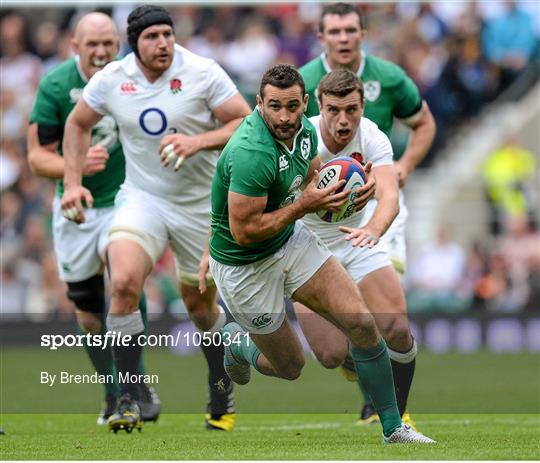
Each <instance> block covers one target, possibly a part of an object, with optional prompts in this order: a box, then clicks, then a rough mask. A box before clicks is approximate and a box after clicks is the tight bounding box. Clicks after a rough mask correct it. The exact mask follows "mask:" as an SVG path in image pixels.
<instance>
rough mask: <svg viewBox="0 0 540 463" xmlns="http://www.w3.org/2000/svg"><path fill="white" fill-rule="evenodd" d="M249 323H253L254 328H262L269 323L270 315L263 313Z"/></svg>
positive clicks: (270, 320) (270, 321)
mask: <svg viewBox="0 0 540 463" xmlns="http://www.w3.org/2000/svg"><path fill="white" fill-rule="evenodd" d="M251 323H253V326H254V327H255V328H264V327H265V326H268V325H269V324H270V323H272V317H271V316H270V314H267V313H263V314H262V315H259V316H258V317H255V318H253V319H252V320H251Z"/></svg>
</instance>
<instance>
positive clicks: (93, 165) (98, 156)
mask: <svg viewBox="0 0 540 463" xmlns="http://www.w3.org/2000/svg"><path fill="white" fill-rule="evenodd" d="M40 129H42V127H40V125H39V124H37V123H32V124H30V125H29V126H28V131H27V146H28V165H29V166H30V170H31V171H32V173H33V174H35V175H39V176H40V177H46V178H52V179H61V178H63V177H64V158H63V157H62V156H61V155H60V154H59V153H58V151H57V148H58V144H59V142H60V139H56V140H55V141H52V142H51V141H49V140H50V138H51V137H48V138H45V136H44V135H40ZM108 159H109V153H108V152H107V150H106V149H105V148H103V147H101V146H99V145H95V146H92V147H90V149H89V150H88V152H87V153H86V159H85V165H84V169H83V175H84V176H85V177H86V176H89V175H94V174H96V173H98V172H101V171H102V170H105V166H106V165H107V160H108Z"/></svg>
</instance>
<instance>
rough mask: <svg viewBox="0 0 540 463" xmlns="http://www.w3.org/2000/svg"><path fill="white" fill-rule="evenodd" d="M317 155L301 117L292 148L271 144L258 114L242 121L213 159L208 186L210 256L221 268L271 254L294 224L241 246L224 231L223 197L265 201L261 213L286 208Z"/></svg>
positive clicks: (225, 209)
mask: <svg viewBox="0 0 540 463" xmlns="http://www.w3.org/2000/svg"><path fill="white" fill-rule="evenodd" d="M316 156H317V132H316V130H315V128H314V127H313V125H312V124H311V122H309V121H308V119H307V118H306V117H305V116H304V117H303V118H302V128H301V129H300V130H299V132H298V133H297V134H296V137H295V139H294V143H293V147H292V150H291V151H289V150H288V149H287V147H286V146H285V145H284V144H283V143H281V142H280V141H278V140H276V139H275V138H274V137H273V136H272V134H271V132H270V131H269V130H268V127H267V126H266V124H265V122H264V120H263V118H262V117H261V115H260V114H259V111H258V110H257V109H255V110H254V111H253V113H252V114H251V115H250V116H248V117H246V118H245V119H244V121H243V122H242V124H241V125H240V126H239V127H238V129H237V130H236V132H235V133H234V135H233V136H232V137H231V139H230V140H229V142H228V143H227V145H226V146H225V148H224V149H223V152H222V153H221V156H220V158H219V160H218V164H217V169H216V173H215V175H214V180H213V182H212V237H211V239H210V255H211V256H212V258H214V259H215V260H216V261H218V262H220V263H222V264H225V265H235V266H237V265H245V264H250V263H253V262H257V261H259V260H261V259H264V258H265V257H268V256H270V255H272V254H273V253H275V252H276V251H277V250H278V249H279V248H280V247H281V246H283V244H284V243H285V242H286V241H287V240H288V239H289V238H290V236H291V235H292V233H293V230H294V224H290V225H288V226H287V227H285V228H284V229H283V230H281V231H280V232H279V233H278V234H277V235H275V236H273V237H272V238H269V239H267V240H265V241H262V242H260V243H255V244H253V245H249V246H240V245H239V244H238V243H237V242H236V241H235V240H234V238H233V236H232V234H231V230H230V227H229V211H228V193H229V191H234V192H235V193H239V194H243V195H246V196H251V197H262V196H267V197H268V203H267V205H266V208H265V212H272V211H275V210H277V209H279V208H281V207H284V206H287V205H289V204H291V203H292V202H293V201H294V200H295V199H296V197H297V195H298V194H299V188H300V185H302V183H303V182H304V179H305V177H306V175H307V172H308V169H309V165H310V162H311V160H312V159H313V158H315V157H316Z"/></svg>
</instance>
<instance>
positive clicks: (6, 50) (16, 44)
mask: <svg viewBox="0 0 540 463" xmlns="http://www.w3.org/2000/svg"><path fill="white" fill-rule="evenodd" d="M27 42H28V41H27V31H26V27H25V22H24V19H23V18H22V16H20V15H18V14H9V15H7V16H4V17H3V18H2V20H1V21H0V52H1V56H2V58H0V75H1V76H2V88H3V90H11V91H13V92H14V94H16V95H17V100H16V102H17V104H18V105H19V107H20V109H21V110H22V111H23V112H24V115H25V116H26V114H28V112H29V110H30V106H31V104H32V100H33V97H34V92H35V90H36V88H37V84H38V81H39V77H40V75H41V61H40V60H39V58H38V57H37V56H35V55H33V54H31V53H29V52H28V51H27V46H28V43H27Z"/></svg>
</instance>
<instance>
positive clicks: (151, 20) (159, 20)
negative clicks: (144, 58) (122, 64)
mask: <svg viewBox="0 0 540 463" xmlns="http://www.w3.org/2000/svg"><path fill="white" fill-rule="evenodd" d="M127 23H128V26H127V39H128V43H129V46H130V47H131V49H132V50H133V52H134V53H135V55H137V58H139V59H140V56H139V50H138V48H137V41H138V40H139V36H140V35H141V33H142V31H144V30H145V29H146V28H147V27H150V26H155V25H156V24H166V25H168V26H171V27H172V28H173V29H174V25H173V20H172V18H171V15H170V14H169V12H168V11H167V10H166V9H165V8H163V7H161V6H158V5H141V6H138V7H137V8H135V9H134V10H133V11H132V12H131V13H129V16H128V18H127Z"/></svg>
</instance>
